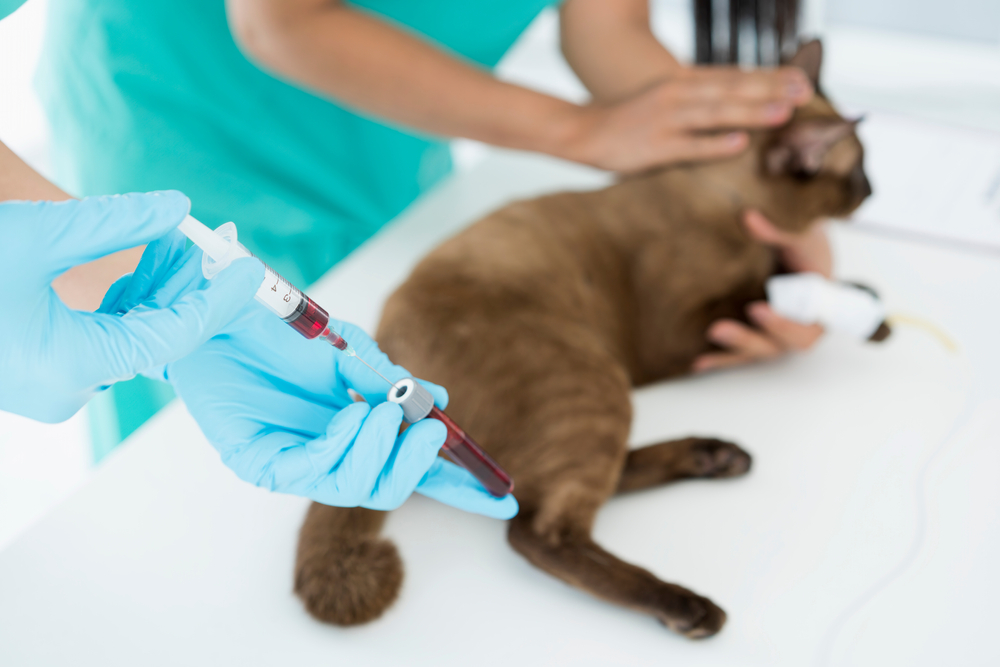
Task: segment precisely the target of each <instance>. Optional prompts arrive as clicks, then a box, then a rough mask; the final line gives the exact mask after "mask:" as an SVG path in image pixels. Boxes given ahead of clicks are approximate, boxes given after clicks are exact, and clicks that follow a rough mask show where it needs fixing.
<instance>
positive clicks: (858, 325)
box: [767, 273, 885, 340]
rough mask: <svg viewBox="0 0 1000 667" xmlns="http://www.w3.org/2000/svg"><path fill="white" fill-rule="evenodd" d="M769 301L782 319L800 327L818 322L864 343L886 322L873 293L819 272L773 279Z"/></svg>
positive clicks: (768, 282) (880, 306)
mask: <svg viewBox="0 0 1000 667" xmlns="http://www.w3.org/2000/svg"><path fill="white" fill-rule="evenodd" d="M767 301H768V303H770V305H771V308H772V309H773V310H774V312H776V313H777V314H778V315H781V316H782V317H786V318H788V319H790V320H793V321H795V322H799V323H800V324H816V323H819V324H822V325H823V326H824V327H825V328H826V329H829V330H831V331H840V332H843V333H846V334H848V335H851V336H853V337H855V338H858V339H861V340H867V339H868V338H870V337H871V335H872V334H874V333H875V331H876V330H877V329H878V328H879V325H880V324H882V322H884V321H885V308H884V307H883V306H882V302H881V301H879V300H878V298H877V297H875V296H874V295H872V293H871V292H869V291H867V290H864V289H861V288H860V287H855V286H854V285H848V284H846V283H840V282H835V281H832V280H827V279H826V278H824V277H823V276H821V275H819V274H818V273H791V274H787V275H781V276H771V277H770V278H768V280H767Z"/></svg>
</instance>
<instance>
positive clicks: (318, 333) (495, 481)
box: [178, 215, 514, 497]
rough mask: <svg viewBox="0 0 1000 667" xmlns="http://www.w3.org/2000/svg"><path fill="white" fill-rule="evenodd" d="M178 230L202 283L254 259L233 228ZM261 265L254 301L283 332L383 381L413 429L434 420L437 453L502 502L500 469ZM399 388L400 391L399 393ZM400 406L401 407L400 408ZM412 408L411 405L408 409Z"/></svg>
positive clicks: (509, 485) (422, 392)
mask: <svg viewBox="0 0 1000 667" xmlns="http://www.w3.org/2000/svg"><path fill="white" fill-rule="evenodd" d="M178 229H179V230H180V231H181V232H182V233H183V234H184V235H185V236H187V237H188V238H189V239H191V241H192V242H193V243H194V244H195V245H197V246H198V247H199V248H201V249H202V251H203V252H204V258H203V259H202V271H203V273H204V274H205V277H206V278H209V279H210V278H212V277H213V276H215V275H216V274H218V273H219V272H220V271H222V270H223V269H225V268H226V267H227V266H229V264H230V263H231V262H232V261H233V260H235V259H237V258H240V257H254V258H255V259H258V258H257V257H256V256H255V255H254V254H253V253H251V252H250V251H249V250H247V249H246V247H244V246H243V244H242V243H240V242H239V240H238V237H237V232H236V225H234V224H233V223H231V222H227V223H226V224H224V225H222V226H221V227H219V228H218V229H217V230H215V231H212V230H211V229H209V228H208V227H206V226H205V225H203V224H202V223H200V222H198V221H197V220H195V219H194V218H192V217H191V216H190V215H189V216H187V217H186V218H184V220H183V222H181V224H180V226H178ZM261 264H264V281H263V282H262V283H261V285H260V287H259V288H258V289H257V294H256V295H255V296H256V298H257V300H258V301H260V302H261V303H262V304H264V306H266V307H267V308H268V310H270V311H271V312H273V313H274V314H275V315H277V316H278V317H280V318H281V319H283V320H284V321H285V322H286V323H287V324H288V325H289V326H291V327H292V328H293V329H295V330H296V331H298V332H299V333H300V334H302V335H303V336H305V337H306V338H308V339H310V340H312V339H317V338H319V339H322V340H325V341H326V342H328V343H330V345H333V346H334V347H335V348H337V349H338V350H340V351H341V352H343V353H344V354H346V355H348V356H351V357H354V358H355V359H357V360H358V361H360V362H361V363H363V364H364V365H365V366H367V367H368V368H369V369H370V370H371V371H372V372H373V373H375V374H376V375H378V376H379V377H380V378H382V379H383V380H385V381H386V382H387V383H388V384H389V386H390V387H391V388H390V389H389V393H388V398H389V400H391V401H393V402H396V403H400V404H401V405H402V406H403V410H404V415H405V416H406V418H407V421H409V422H410V423H413V422H414V421H419V420H420V419H423V418H425V417H430V418H432V419H437V420H438V421H440V422H441V423H443V424H444V425H445V427H446V428H447V429H448V436H447V439H446V440H445V444H444V445H443V447H442V449H444V451H445V453H446V454H448V457H449V458H450V459H451V460H452V461H454V462H455V463H457V464H458V465H460V466H462V467H463V468H465V469H466V470H468V471H469V472H470V473H471V474H472V476H473V477H475V478H476V479H478V480H479V481H480V483H482V485H483V486H485V487H486V489H487V490H488V491H489V492H490V493H492V494H493V495H494V496H497V497H503V496H505V495H507V494H508V493H510V492H511V491H512V490H513V488H514V483H513V482H512V481H511V479H510V475H508V474H507V473H506V472H505V471H504V469H503V468H501V467H500V466H499V465H497V463H496V461H494V460H493V459H492V458H490V456H489V455H488V454H487V453H486V452H484V451H483V450H482V448H480V447H479V445H477V444H476V442H475V441H474V440H472V438H470V437H469V436H468V435H467V434H466V433H465V432H464V431H463V430H462V429H461V428H459V427H458V425H457V424H455V422H453V421H452V420H451V418H449V417H448V415H446V414H445V413H444V412H442V411H441V410H440V409H438V408H437V407H435V406H434V399H433V398H432V397H430V393H429V392H428V391H427V390H426V389H424V388H423V387H421V386H420V385H419V384H418V383H416V382H415V381H414V380H413V379H412V378H407V379H405V380H401V381H400V382H398V383H396V382H392V381H391V380H390V379H389V378H387V377H385V376H384V375H382V374H381V373H379V372H378V371H377V370H375V369H374V368H372V366H371V365H370V364H369V363H368V362H367V361H365V360H364V359H362V358H361V357H359V356H358V353H357V352H355V350H354V348H353V347H351V345H350V343H348V342H347V341H346V340H345V339H344V337H343V336H341V335H340V334H339V333H338V332H337V330H336V329H335V328H333V327H332V326H330V315H329V314H328V313H327V312H326V311H325V310H323V308H322V307H320V305H319V304H318V303H316V302H315V301H313V300H312V299H310V298H309V297H308V296H307V295H306V294H305V293H304V292H302V290H300V289H298V288H297V287H295V286H294V285H292V284H291V283H290V282H288V281H287V280H285V279H284V278H282V277H281V275H279V274H278V272H277V271H275V270H274V269H272V268H271V267H269V266H268V265H267V264H266V263H264V262H261ZM404 388H405V389H404ZM422 401H429V404H428V405H427V406H426V408H427V409H426V410H423V409H421V407H422V405H421V402H422ZM404 403H405V404H404ZM411 404H412V405H411Z"/></svg>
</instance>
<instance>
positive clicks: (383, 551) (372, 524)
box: [295, 503, 403, 625]
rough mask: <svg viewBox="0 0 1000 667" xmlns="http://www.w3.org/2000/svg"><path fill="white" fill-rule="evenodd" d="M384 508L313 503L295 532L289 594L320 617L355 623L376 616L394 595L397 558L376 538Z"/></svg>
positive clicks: (399, 568)
mask: <svg viewBox="0 0 1000 667" xmlns="http://www.w3.org/2000/svg"><path fill="white" fill-rule="evenodd" d="M384 522H385V512H377V511H375V510H368V509H364V508H362V507H350V508H347V507H330V506H328V505H321V504H319V503H313V504H312V506H311V507H310V508H309V513H308V514H306V520H305V522H304V523H303V524H302V530H301V532H300V533H299V550H298V555H297V556H296V559H295V593H296V595H298V596H299V597H300V598H301V599H302V602H303V603H304V604H305V606H306V609H307V610H308V611H309V613H310V614H312V615H313V616H314V617H316V618H317V619H318V620H320V621H325V622H327V623H334V624H336V625H357V624H359V623H367V622H368V621H371V620H374V619H376V618H378V617H379V616H380V615H381V614H382V612H384V611H385V610H386V609H387V608H388V607H389V605H391V604H392V603H393V602H394V601H395V600H396V596H397V595H398V594H399V587H400V585H401V584H402V583H403V562H402V561H401V560H400V558H399V552H398V551H396V546H395V545H394V544H393V543H392V542H390V541H389V540H386V539H383V538H381V537H379V531H380V530H381V529H382V524H383V523H384Z"/></svg>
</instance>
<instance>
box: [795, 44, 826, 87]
mask: <svg viewBox="0 0 1000 667" xmlns="http://www.w3.org/2000/svg"><path fill="white" fill-rule="evenodd" d="M787 64H788V65H791V66H792V67H798V68H799V69H801V70H802V71H803V72H805V73H806V76H807V77H809V81H810V82H812V85H813V88H814V89H816V90H819V70H820V68H821V67H822V66H823V43H822V42H820V41H819V40H818V39H813V40H810V41H808V42H806V43H805V44H803V45H802V46H800V47H799V50H798V51H797V52H796V54H795V55H794V56H792V58H791V59H790V60H789V61H788V63H787Z"/></svg>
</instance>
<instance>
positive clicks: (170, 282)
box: [143, 247, 259, 308]
mask: <svg viewBox="0 0 1000 667" xmlns="http://www.w3.org/2000/svg"><path fill="white" fill-rule="evenodd" d="M202 256H203V253H202V251H201V249H200V248H198V247H192V248H190V249H188V250H187V251H186V252H184V253H182V254H181V256H180V257H179V258H178V259H176V260H174V261H173V262H172V264H171V266H170V267H168V268H167V270H166V271H165V272H164V275H163V276H162V281H161V282H158V283H156V284H154V285H152V286H151V290H152V292H151V293H150V294H147V295H146V298H145V300H144V301H143V304H144V305H148V306H152V307H154V308H169V307H170V306H172V305H173V304H174V303H175V302H176V301H177V300H178V299H180V298H182V297H184V296H185V295H187V294H189V293H191V292H193V291H195V290H198V289H204V288H205V287H207V286H208V284H209V282H208V279H206V278H205V276H204V274H203V273H202V270H201V258H202ZM258 287H259V286H258Z"/></svg>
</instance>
